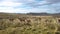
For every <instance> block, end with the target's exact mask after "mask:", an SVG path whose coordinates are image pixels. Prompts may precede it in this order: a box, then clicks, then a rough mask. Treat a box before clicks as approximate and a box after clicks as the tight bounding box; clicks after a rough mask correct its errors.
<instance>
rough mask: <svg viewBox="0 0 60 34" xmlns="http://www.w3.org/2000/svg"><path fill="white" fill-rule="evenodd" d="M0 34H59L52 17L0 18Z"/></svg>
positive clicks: (59, 24)
mask: <svg viewBox="0 0 60 34" xmlns="http://www.w3.org/2000/svg"><path fill="white" fill-rule="evenodd" d="M0 34H60V23H58V22H57V20H56V18H54V17H38V16H37V17H36V16H34V17H32V16H30V17H19V18H16V17H15V18H0Z"/></svg>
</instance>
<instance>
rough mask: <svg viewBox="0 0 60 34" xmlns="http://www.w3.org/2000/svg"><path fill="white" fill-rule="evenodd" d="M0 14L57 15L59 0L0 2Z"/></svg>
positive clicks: (59, 5) (4, 0)
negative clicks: (32, 13)
mask: <svg viewBox="0 0 60 34" xmlns="http://www.w3.org/2000/svg"><path fill="white" fill-rule="evenodd" d="M0 12H6V13H29V12H36V13H41V12H47V13H59V12H60V0H0Z"/></svg>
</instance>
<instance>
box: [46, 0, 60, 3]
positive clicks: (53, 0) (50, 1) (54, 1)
mask: <svg viewBox="0 0 60 34" xmlns="http://www.w3.org/2000/svg"><path fill="white" fill-rule="evenodd" d="M45 1H47V2H49V3H59V2H60V0H45Z"/></svg>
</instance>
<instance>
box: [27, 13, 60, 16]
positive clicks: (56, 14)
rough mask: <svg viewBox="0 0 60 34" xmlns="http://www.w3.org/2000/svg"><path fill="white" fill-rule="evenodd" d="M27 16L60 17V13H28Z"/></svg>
mask: <svg viewBox="0 0 60 34" xmlns="http://www.w3.org/2000/svg"><path fill="white" fill-rule="evenodd" d="M27 15H40V16H60V13H53V14H51V13H27Z"/></svg>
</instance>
